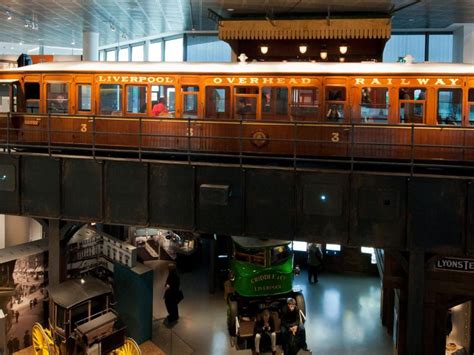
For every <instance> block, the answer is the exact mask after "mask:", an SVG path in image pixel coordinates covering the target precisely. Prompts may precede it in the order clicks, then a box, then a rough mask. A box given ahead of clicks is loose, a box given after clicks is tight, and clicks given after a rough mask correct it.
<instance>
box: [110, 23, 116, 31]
mask: <svg viewBox="0 0 474 355" xmlns="http://www.w3.org/2000/svg"><path fill="white" fill-rule="evenodd" d="M110 30H111V31H112V32H115V26H114V25H113V24H112V23H110Z"/></svg>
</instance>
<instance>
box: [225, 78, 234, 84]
mask: <svg viewBox="0 0 474 355" xmlns="http://www.w3.org/2000/svg"><path fill="white" fill-rule="evenodd" d="M234 81H235V78H227V82H228V83H229V84H233V83H234Z"/></svg>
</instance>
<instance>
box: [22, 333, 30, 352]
mask: <svg viewBox="0 0 474 355" xmlns="http://www.w3.org/2000/svg"><path fill="white" fill-rule="evenodd" d="M30 345H31V335H30V332H29V331H28V329H27V330H25V335H23V347H24V348H27V347H29V346H30Z"/></svg>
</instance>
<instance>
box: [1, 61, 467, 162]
mask: <svg viewBox="0 0 474 355" xmlns="http://www.w3.org/2000/svg"><path fill="white" fill-rule="evenodd" d="M0 103H1V105H0V148H4V149H7V150H8V151H12V150H13V151H18V150H31V149H35V150H36V151H43V152H47V153H48V154H51V153H54V152H58V151H59V152H72V151H74V152H75V153H80V154H87V155H94V156H96V155H100V154H101V152H102V151H103V150H104V149H107V150H108V151H109V152H110V150H111V149H112V148H113V149H115V150H119V151H120V153H121V154H125V153H128V154H130V153H133V154H135V153H136V154H137V155H138V156H139V157H140V158H142V157H143V156H145V155H146V154H148V153H149V154H157V152H159V153H160V154H171V153H170V152H172V153H173V157H177V158H179V157H183V156H184V157H187V158H191V157H194V156H197V155H199V156H201V157H203V156H216V155H217V156H219V157H226V158H228V159H230V157H235V156H237V157H239V158H240V159H242V157H244V158H245V157H248V156H250V157H252V158H253V157H256V158H259V159H263V158H265V157H268V156H273V157H274V156H280V157H286V158H291V159H301V160H302V161H305V160H308V159H309V158H312V159H314V160H319V159H329V160H337V161H340V160H346V161H347V160H348V159H350V160H351V161H353V160H354V159H359V160H362V161H365V160H374V159H376V160H378V161H380V160H396V161H400V160H401V161H404V162H413V161H415V160H418V161H433V160H434V161H436V162H439V160H443V161H446V162H460V163H462V164H466V163H467V164H469V163H472V162H473V161H474V66H472V65H468V64H447V63H445V64H440V63H420V64H408V63H310V62H298V63H270V62H255V63H248V64H246V63H120V62H118V63H109V62H107V63H101V62H77V63H74V62H70V63H67V62H63V63H43V64H36V65H31V66H27V67H22V68H17V69H6V70H2V71H0Z"/></svg>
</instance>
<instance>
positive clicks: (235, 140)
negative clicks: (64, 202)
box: [0, 112, 474, 175]
mask: <svg viewBox="0 0 474 355" xmlns="http://www.w3.org/2000/svg"><path fill="white" fill-rule="evenodd" d="M2 117H6V120H7V124H6V128H5V125H4V126H3V128H1V130H0V147H3V148H6V151H7V152H8V153H9V154H12V153H15V154H17V152H16V149H17V148H20V149H33V148H34V149H36V151H41V150H45V151H46V153H47V155H48V156H54V155H57V154H59V153H56V151H58V150H60V151H62V154H63V153H67V152H74V153H75V154H76V153H79V154H81V155H86V156H87V155H90V156H91V157H92V158H93V159H97V157H98V156H100V157H101V158H103V156H101V154H102V155H103V153H120V152H121V153H133V154H138V161H142V160H143V159H145V158H146V159H151V158H153V156H152V155H157V154H158V158H159V157H167V156H172V157H178V158H179V157H181V158H186V159H187V162H188V164H191V161H192V160H193V159H194V158H195V157H200V158H211V157H220V158H225V159H227V158H229V159H230V158H234V159H238V164H239V166H240V167H242V166H244V165H245V164H246V162H248V161H250V160H259V161H261V162H262V163H265V161H267V162H268V161H272V160H273V161H279V162H288V166H290V165H289V164H290V163H291V167H292V168H293V169H298V168H300V167H301V164H302V163H309V162H314V163H320V162H327V163H331V164H332V163H338V164H349V166H350V169H351V170H353V169H354V168H355V165H356V164H364V165H371V164H377V163H380V164H384V165H387V166H388V165H390V166H400V167H402V166H405V167H408V168H409V174H410V175H413V174H414V173H415V168H416V167H430V166H433V167H443V168H459V169H468V170H472V169H473V168H474V167H473V165H474V127H471V126H469V127H461V126H447V125H435V126H428V125H419V124H415V123H411V124H409V125H408V124H403V125H402V124H399V125H393V124H373V123H359V122H357V123H331V122H318V121H275V120H273V121H270V120H268V121H267V120H243V119H240V120H222V119H221V120H216V119H212V120H207V119H202V118H200V119H194V118H193V119H191V118H186V119H178V118H177V119H170V118H167V119H154V118H150V117H145V116H143V117H142V116H140V117H121V116H95V115H85V116H77V115H76V116H74V115H71V116H69V115H54V114H23V113H10V112H8V113H7V114H6V115H5V116H2ZM17 117H18V118H20V119H23V120H25V121H26V119H27V118H30V117H31V118H32V119H30V120H29V122H30V124H24V125H23V126H22V127H20V128H15V124H14V122H15V121H14V120H15V118H17ZM43 118H44V119H45V121H43V123H42V119H43ZM68 119H69V120H75V119H77V120H80V121H82V120H84V119H85V120H88V121H89V122H92V132H90V131H89V132H87V130H86V131H85V132H82V131H81V132H78V131H77V130H75V129H74V128H72V129H71V128H65V129H61V127H62V126H61V125H58V124H56V121H53V120H68ZM109 121H114V122H116V123H117V124H116V125H115V126H113V127H112V126H104V125H98V123H99V122H109ZM120 122H127V126H126V127H127V128H128V129H127V130H125V131H121V130H120V126H119V124H120ZM130 122H131V124H129V123H130ZM133 122H135V124H133ZM144 122H146V123H147V126H146V127H145V126H144ZM149 122H156V123H157V126H156V127H165V128H167V129H168V128H169V130H168V131H166V130H164V131H159V130H156V131H153V132H150V131H149V127H153V126H149V125H148V123H149ZM170 122H173V123H175V125H173V126H170V125H168V126H162V125H161V124H162V123H170ZM197 124H199V126H197ZM236 124H237V125H238V129H234V128H233V127H232V126H234V125H236ZM215 125H220V126H219V127H220V128H222V130H221V134H219V132H218V131H216V130H213V128H214V126H215ZM254 126H257V127H258V129H259V130H266V131H268V130H270V131H269V132H271V134H270V135H268V136H267V137H265V138H263V139H264V141H265V144H264V145H263V146H262V147H260V146H257V145H256V144H255V143H254V140H255V139H257V140H258V138H253V137H252V132H255V131H253V130H252V128H253V127H254ZM53 127H55V128H54V129H53ZM58 127H59V128H58ZM73 127H74V126H73ZM99 127H100V128H102V127H106V129H107V131H106V130H98V129H100V128H99ZM117 127H118V129H117ZM196 127H199V130H196V132H194V128H196ZM278 127H281V128H282V130H278ZM285 127H286V128H285ZM111 128H114V130H113V131H112V130H111ZM206 128H209V130H208V131H207V132H209V134H206ZM236 128H237V127H236ZM368 128H370V129H376V130H383V131H380V132H384V131H385V132H386V134H390V131H391V130H392V129H397V130H398V129H402V132H403V133H400V134H399V135H398V137H400V140H398V141H393V140H387V141H383V140H378V139H377V137H378V134H379V133H378V131H375V132H367V131H366V129H368ZM425 130H431V131H433V132H443V131H446V132H453V133H449V134H450V135H451V137H453V138H450V140H446V141H445V143H443V144H436V142H435V143H433V142H432V141H431V142H427V143H424V142H423V141H421V140H420V137H421V136H419V132H424V131H425ZM4 131H6V134H3V133H2V132H4ZM387 131H388V132H387ZM460 131H462V132H460ZM34 132H36V133H39V134H38V136H39V137H45V138H47V141H46V142H44V145H41V144H40V143H41V139H38V138H37V137H34V136H31V137H32V138H30V139H28V138H20V137H23V136H25V137H28V135H29V134H30V133H34ZM216 132H217V133H216ZM280 132H283V133H282V134H280ZM284 132H287V133H286V135H285V134H284ZM290 132H291V133H290ZM417 132H418V133H417ZM77 134H79V135H81V134H83V136H82V137H84V140H82V141H83V142H85V143H81V144H78V143H75V142H74V139H73V138H74V136H75V135H77ZM331 134H336V136H337V137H336V136H333V137H332V138H331ZM348 134H349V135H350V136H349V137H347V135H348ZM381 134H383V133H381ZM469 134H471V136H469ZM2 135H3V137H4V139H3V140H2ZM64 137H65V138H64ZM313 137H315V138H314V139H313ZM470 137H472V138H470ZM120 138H123V139H120ZM336 138H337V139H336ZM372 138H374V139H372ZM128 139H130V140H133V142H134V143H133V144H136V145H135V146H134V145H132V144H131V143H130V142H128V141H127V140H128ZM183 139H186V141H187V146H185V145H184V144H182V143H184V142H185V141H184V140H183ZM470 139H471V140H472V142H469V140H470ZM110 142H112V143H110ZM113 142H115V143H113ZM121 142H125V143H126V144H125V145H123V144H121ZM127 142H128V143H127ZM179 142H181V143H179ZM194 142H196V144H194ZM216 142H217V143H218V144H219V146H221V147H222V149H220V151H217V149H216V150H212V149H210V148H208V146H209V145H210V144H212V143H216ZM246 143H253V144H254V145H255V147H254V146H253V145H250V147H252V148H249V145H248V144H246ZM272 143H273V144H280V147H281V150H280V151H279V152H276V151H274V150H272V149H267V148H264V147H265V146H266V145H268V144H272ZM456 143H459V144H456ZM318 145H320V147H323V149H324V154H319V155H317V154H311V152H318V149H319V147H318ZM290 147H292V148H290ZM333 147H334V148H336V149H334V150H332V148H333ZM434 148H435V149H436V151H437V152H436V154H437V155H435V153H431V152H430V150H434ZM303 149H304V150H306V151H303ZM395 149H400V150H398V151H395ZM285 151H286V153H285ZM421 153H423V154H427V155H425V156H428V158H426V159H425V160H423V159H420V158H417V156H418V157H420V155H419V154H421ZM24 154H28V153H27V152H25V153H24ZM270 154H273V155H270ZM396 154H398V156H397V155H396ZM429 154H431V156H430V155H429ZM447 157H448V158H449V159H451V160H453V161H452V162H450V160H449V159H448V158H447ZM451 157H456V158H457V157H459V159H452V158H451ZM155 159H156V157H155ZM435 159H440V160H435ZM443 159H444V160H443ZM430 160H431V161H430ZM455 160H459V161H455ZM460 161H461V162H460Z"/></svg>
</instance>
